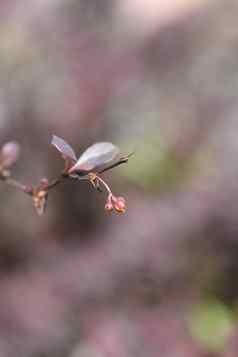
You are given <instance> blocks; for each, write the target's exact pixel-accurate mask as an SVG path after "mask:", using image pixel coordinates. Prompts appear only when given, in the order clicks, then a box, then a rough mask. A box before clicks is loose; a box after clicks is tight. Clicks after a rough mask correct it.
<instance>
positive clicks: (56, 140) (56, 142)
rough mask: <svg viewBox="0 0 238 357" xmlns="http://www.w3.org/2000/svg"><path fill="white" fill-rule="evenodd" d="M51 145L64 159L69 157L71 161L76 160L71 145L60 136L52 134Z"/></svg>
mask: <svg viewBox="0 0 238 357" xmlns="http://www.w3.org/2000/svg"><path fill="white" fill-rule="evenodd" d="M51 145H53V146H54V147H55V148H56V149H57V150H58V151H59V152H60V153H61V155H62V156H63V158H64V159H65V160H67V159H69V160H71V161H73V162H76V161H77V157H76V155H75V152H74V150H73V149H72V147H71V146H70V145H69V144H68V143H67V142H66V141H64V140H63V139H61V138H60V137H58V136H56V135H53V136H52V140H51Z"/></svg>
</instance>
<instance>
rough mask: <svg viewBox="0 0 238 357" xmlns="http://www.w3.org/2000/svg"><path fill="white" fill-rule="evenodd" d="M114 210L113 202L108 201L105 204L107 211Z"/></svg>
mask: <svg viewBox="0 0 238 357" xmlns="http://www.w3.org/2000/svg"><path fill="white" fill-rule="evenodd" d="M112 210H113V204H112V203H111V202H107V203H106V204H105V211H108V212H111V211H112Z"/></svg>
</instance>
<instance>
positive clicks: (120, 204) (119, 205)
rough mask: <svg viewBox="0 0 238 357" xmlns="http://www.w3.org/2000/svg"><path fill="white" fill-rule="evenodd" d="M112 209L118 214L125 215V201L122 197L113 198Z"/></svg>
mask: <svg viewBox="0 0 238 357" xmlns="http://www.w3.org/2000/svg"><path fill="white" fill-rule="evenodd" d="M114 209H115V210H116V211H117V212H118V213H125V211H126V201H125V199H124V197H115V199H114Z"/></svg>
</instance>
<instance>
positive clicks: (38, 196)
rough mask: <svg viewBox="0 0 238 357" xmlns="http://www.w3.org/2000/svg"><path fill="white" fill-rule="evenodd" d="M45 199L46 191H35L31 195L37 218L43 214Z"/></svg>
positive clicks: (46, 196)
mask: <svg viewBox="0 0 238 357" xmlns="http://www.w3.org/2000/svg"><path fill="white" fill-rule="evenodd" d="M47 198H48V192H47V191H46V190H40V191H35V192H34V193H33V203H34V206H35V209H36V212H37V213H38V215H39V216H41V215H42V214H43V213H44V212H45V209H46V203H47Z"/></svg>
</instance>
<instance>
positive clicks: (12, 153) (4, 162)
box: [0, 141, 20, 169]
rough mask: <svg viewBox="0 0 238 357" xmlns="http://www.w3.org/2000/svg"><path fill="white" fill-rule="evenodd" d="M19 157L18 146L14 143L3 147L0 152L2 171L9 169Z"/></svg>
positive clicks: (11, 142)
mask: <svg viewBox="0 0 238 357" xmlns="http://www.w3.org/2000/svg"><path fill="white" fill-rule="evenodd" d="M19 155H20V146H19V144H18V143H17V142H15V141H10V142H8V143H6V144H5V145H3V147H2V149H1V151H0V166H1V167H2V168H3V169H8V168H10V167H11V166H12V165H13V164H15V162H16V161H17V160H18V158H19Z"/></svg>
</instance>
